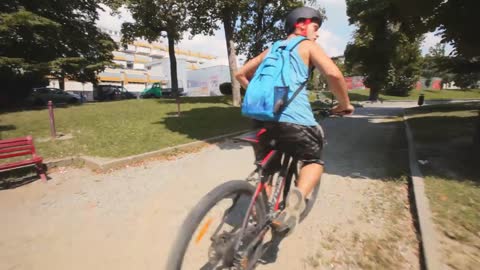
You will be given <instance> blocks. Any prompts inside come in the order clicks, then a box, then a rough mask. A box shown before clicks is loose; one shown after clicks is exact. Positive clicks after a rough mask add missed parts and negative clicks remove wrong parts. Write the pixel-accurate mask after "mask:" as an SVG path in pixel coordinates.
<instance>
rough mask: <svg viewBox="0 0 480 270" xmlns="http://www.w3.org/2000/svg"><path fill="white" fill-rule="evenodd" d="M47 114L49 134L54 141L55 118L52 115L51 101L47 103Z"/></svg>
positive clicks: (55, 133)
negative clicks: (48, 117)
mask: <svg viewBox="0 0 480 270" xmlns="http://www.w3.org/2000/svg"><path fill="white" fill-rule="evenodd" d="M48 114H49V116H50V134H51V135H52V138H53V139H55V138H56V137H57V131H56V130H55V116H54V114H53V103H52V101H51V100H49V101H48Z"/></svg>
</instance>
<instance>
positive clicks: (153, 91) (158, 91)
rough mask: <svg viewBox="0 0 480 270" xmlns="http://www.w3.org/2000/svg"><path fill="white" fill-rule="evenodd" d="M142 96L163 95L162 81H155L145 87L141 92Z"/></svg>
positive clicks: (157, 96)
mask: <svg viewBox="0 0 480 270" xmlns="http://www.w3.org/2000/svg"><path fill="white" fill-rule="evenodd" d="M140 97H141V98H160V97H162V86H161V85H160V83H154V84H152V85H151V86H150V87H147V88H145V89H144V90H143V91H142V93H141V94H140Z"/></svg>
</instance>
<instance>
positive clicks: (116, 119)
mask: <svg viewBox="0 0 480 270" xmlns="http://www.w3.org/2000/svg"><path fill="white" fill-rule="evenodd" d="M228 101H229V99H228V98H224V97H205V98H182V105H181V111H182V116H181V117H176V111H177V106H176V104H175V100H170V99H160V100H142V99H141V100H128V101H116V102H105V103H93V104H84V105H81V106H73V107H67V108H56V109H55V122H56V129H57V133H62V134H65V135H71V136H72V138H71V139H66V140H55V141H43V139H48V138H49V137H50V129H49V118H48V111H47V110H34V111H22V112H10V113H3V114H0V131H1V138H2V139H6V138H12V137H19V136H26V135H33V137H34V140H35V145H36V147H37V150H38V152H39V153H40V155H42V156H43V157H44V158H61V157H67V156H75V155H80V154H82V155H89V156H97V157H124V156H130V155H134V154H140V153H144V152H148V151H154V150H158V149H162V148H165V147H169V146H175V145H179V144H183V143H188V142H192V141H195V140H202V139H205V138H208V137H212V136H217V135H222V134H226V133H229V132H235V131H239V130H242V129H246V128H248V127H249V121H248V120H247V119H246V118H243V117H241V115H240V109H239V108H235V107H232V106H231V105H230V104H229V102H228Z"/></svg>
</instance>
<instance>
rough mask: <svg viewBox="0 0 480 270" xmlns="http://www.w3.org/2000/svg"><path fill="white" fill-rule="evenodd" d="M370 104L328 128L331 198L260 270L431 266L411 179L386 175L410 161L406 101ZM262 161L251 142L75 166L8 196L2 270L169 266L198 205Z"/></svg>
mask: <svg viewBox="0 0 480 270" xmlns="http://www.w3.org/2000/svg"><path fill="white" fill-rule="evenodd" d="M384 104H385V103H384ZM366 106H367V107H366V108H361V109H358V111H357V114H356V115H355V116H352V117H349V118H341V119H340V118H337V119H328V120H326V121H324V122H323V123H322V124H323V125H324V127H325V129H326V131H327V140H328V145H327V147H326V150H325V160H326V162H327V169H326V171H327V173H326V174H325V176H324V178H323V179H322V184H321V191H320V199H319V200H318V201H317V204H316V205H315V207H314V209H313V211H312V213H311V214H310V216H309V217H308V218H307V219H306V220H305V222H304V223H302V224H301V225H300V227H299V228H298V230H297V231H296V232H295V233H294V234H293V235H292V236H291V237H289V238H287V239H286V240H285V241H283V242H282V243H281V245H280V247H279V250H280V251H279V253H278V258H277V259H276V260H275V261H274V262H272V263H269V264H265V265H260V266H259V269H315V268H317V267H320V269H323V268H325V267H334V268H336V269H360V268H365V267H367V266H368V265H369V264H372V265H374V266H378V267H380V268H385V266H384V265H382V262H384V261H387V262H390V261H394V264H392V266H395V267H393V268H394V269H418V268H419V265H418V256H417V253H418V242H417V240H416V237H415V234H414V229H413V225H412V221H411V218H410V213H409V210H408V197H407V191H406V188H405V185H404V184H401V183H400V184H398V183H394V182H388V181H384V180H385V179H387V178H389V177H392V176H394V175H398V174H399V171H401V170H402V169H403V165H402V164H405V166H406V164H407V163H406V160H405V159H406V157H407V152H406V145H405V144H404V139H405V138H404V134H405V132H404V130H403V124H402V123H401V122H398V121H397V120H398V119H397V118H395V116H396V115H397V114H399V113H400V112H401V108H398V107H399V105H397V106H396V107H397V108H378V106H381V105H372V106H375V107H371V106H370V105H366ZM252 161H253V154H252V150H251V149H250V148H249V146H247V145H241V144H235V143H232V142H225V143H222V144H218V145H215V146H211V147H208V148H206V149H204V150H202V151H201V152H199V153H195V154H190V155H188V156H184V157H181V158H179V159H174V160H170V161H163V162H159V161H158V162H151V163H148V164H145V165H142V166H138V167H130V168H126V169H123V170H118V171H115V172H112V173H109V174H94V173H92V172H90V171H88V170H86V169H71V168H67V169H65V170H61V171H59V172H57V173H54V174H51V175H50V177H52V180H50V181H48V183H47V184H43V183H40V182H34V183H31V184H29V185H26V186H23V187H19V188H16V189H13V190H3V191H0V214H1V216H2V220H3V222H1V223H0V231H1V232H2V233H1V235H2V236H1V238H0V269H62V270H63V269H71V270H74V269H115V270H119V269H164V263H165V261H166V255H167V254H168V251H169V247H170V246H171V244H172V241H173V238H174V236H175V234H176V232H177V228H178V226H179V224H180V223H181V222H182V221H183V219H184V218H185V216H186V214H187V213H188V211H189V210H190V209H191V208H192V207H193V206H194V205H195V204H196V203H197V202H198V201H199V199H200V198H201V197H202V196H203V195H205V194H206V193H207V192H208V191H209V190H211V189H212V188H213V187H215V186H217V185H218V184H220V183H222V182H224V181H227V180H232V179H243V178H245V177H246V175H247V174H248V173H249V172H250V171H251V170H252V169H253V165H252ZM399 205H400V207H399ZM392 217H393V218H395V223H392V222H391V220H392ZM392 235H393V238H392ZM385 242H387V243H386V244H388V246H385V245H386V244H385ZM381 249H383V251H382V250H381ZM385 249H387V250H388V252H387V253H385ZM365 250H367V253H365ZM368 252H372V254H369V253H368ZM382 256H385V257H388V258H383V257H382ZM378 267H374V268H378ZM387 268H388V267H387Z"/></svg>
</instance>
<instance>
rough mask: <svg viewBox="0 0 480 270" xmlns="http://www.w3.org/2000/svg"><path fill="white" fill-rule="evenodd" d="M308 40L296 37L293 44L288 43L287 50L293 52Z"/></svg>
mask: <svg viewBox="0 0 480 270" xmlns="http://www.w3.org/2000/svg"><path fill="white" fill-rule="evenodd" d="M305 40H307V38H306V37H302V36H300V37H296V38H294V39H293V40H292V41H291V42H289V43H288V45H287V47H286V48H285V50H287V51H289V52H291V51H293V50H294V49H295V48H296V47H297V46H298V44H300V43H302V42H303V41H305Z"/></svg>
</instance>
